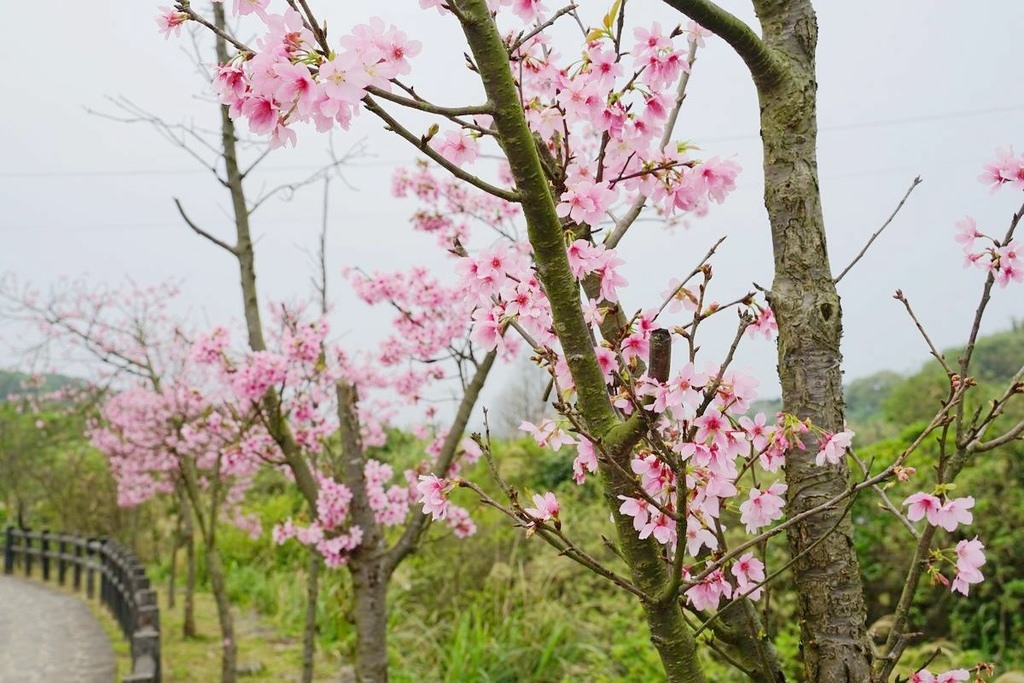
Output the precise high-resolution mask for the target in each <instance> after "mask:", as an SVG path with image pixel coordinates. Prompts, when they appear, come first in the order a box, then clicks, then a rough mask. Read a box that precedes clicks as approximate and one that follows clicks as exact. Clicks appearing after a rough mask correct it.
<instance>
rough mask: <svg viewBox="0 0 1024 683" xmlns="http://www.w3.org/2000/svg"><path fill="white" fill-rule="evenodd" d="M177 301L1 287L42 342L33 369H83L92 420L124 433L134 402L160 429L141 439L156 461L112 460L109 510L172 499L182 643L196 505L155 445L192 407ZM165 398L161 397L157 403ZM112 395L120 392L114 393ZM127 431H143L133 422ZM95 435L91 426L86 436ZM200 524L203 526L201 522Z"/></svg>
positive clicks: (149, 295)
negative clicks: (96, 416) (114, 505)
mask: <svg viewBox="0 0 1024 683" xmlns="http://www.w3.org/2000/svg"><path fill="white" fill-rule="evenodd" d="M178 293H179V290H178V287H177V285H176V284H174V283H163V284H161V285H155V286H143V285H140V284H138V283H136V282H133V281H127V282H125V283H124V284H123V285H121V286H120V287H116V288H115V287H109V286H93V285H90V284H89V283H87V282H86V281H84V280H63V281H61V282H59V283H57V284H56V285H54V286H53V287H52V288H51V289H50V291H48V292H46V293H45V294H44V293H42V292H40V291H38V290H36V289H34V288H32V287H31V286H28V285H24V284H21V283H19V282H18V281H17V280H16V279H15V278H14V277H13V276H7V277H5V278H4V279H3V282H2V287H0V298H2V299H3V300H4V301H5V302H6V304H7V309H8V310H7V312H8V314H9V315H11V316H12V317H14V318H20V319H22V320H23V321H24V322H25V323H27V324H29V325H30V326H33V327H35V328H36V330H37V332H38V334H39V337H40V338H41V339H42V340H43V341H42V342H41V343H40V344H39V345H38V346H37V347H36V348H35V349H32V350H31V351H32V355H33V356H35V357H36V359H37V361H38V360H39V358H45V357H49V358H51V359H60V360H61V361H62V362H63V363H65V364H66V363H80V364H82V365H83V367H84V368H87V369H91V370H92V371H93V375H94V377H93V382H94V384H95V385H96V387H97V389H98V390H99V391H100V392H101V396H102V397H103V398H104V402H103V403H101V412H102V410H103V409H111V408H112V409H113V410H114V411H115V413H116V412H120V417H121V418H123V419H125V420H126V425H125V426H128V423H130V422H131V420H130V417H129V416H130V414H131V411H133V410H135V411H136V413H137V417H140V418H141V417H142V415H143V414H145V410H144V409H143V408H141V407H139V408H133V407H132V401H131V400H130V399H129V397H135V398H138V399H139V400H140V401H141V402H142V403H144V404H146V405H148V407H149V408H150V409H152V410H151V411H150V413H149V414H150V415H152V416H153V417H154V418H159V424H158V425H154V426H153V427H152V429H154V430H158V431H157V432H154V433H153V434H152V435H151V438H150V439H148V440H149V442H150V444H151V445H152V446H153V447H154V448H155V449H157V450H158V451H161V452H163V453H164V457H163V458H161V457H159V456H158V455H157V453H156V451H154V452H153V453H149V452H148V451H147V450H146V449H144V448H141V447H136V448H135V449H134V450H132V449H130V448H127V447H125V450H123V451H122V453H121V456H120V457H117V456H115V460H114V462H115V464H117V465H118V466H117V467H114V468H113V469H114V474H115V477H116V479H117V485H118V488H119V496H118V498H119V501H118V502H119V503H120V504H122V505H124V506H128V507H133V506H136V505H138V504H139V503H141V502H143V501H144V500H146V499H149V498H151V497H152V496H154V495H156V494H158V493H170V494H173V497H172V500H173V501H174V503H175V506H176V515H177V517H178V523H177V525H176V526H177V527H178V528H179V530H180V533H176V534H175V536H174V539H173V542H172V549H171V558H172V571H171V579H170V585H169V591H168V593H169V597H170V598H172V599H173V596H174V594H175V579H176V571H175V560H176V556H177V551H178V549H179V546H184V548H185V551H186V584H185V595H184V604H183V610H184V614H183V617H184V618H183V633H184V637H186V638H191V637H194V636H195V634H196V626H195V615H194V600H193V593H194V587H195V576H196V570H195V552H194V540H193V537H194V533H193V526H194V518H195V514H194V511H195V507H194V506H195V505H200V506H201V507H203V504H201V503H200V501H199V500H198V499H197V500H190V498H189V496H188V493H187V491H186V486H185V481H184V479H183V474H184V471H183V470H182V469H181V468H180V467H179V464H180V463H179V461H178V460H177V459H176V458H175V457H174V456H173V455H168V454H167V452H166V450H165V449H163V446H162V443H163V442H162V441H161V440H160V439H159V438H157V436H158V432H159V430H163V432H162V433H163V435H164V436H165V437H168V438H169V437H170V436H171V434H172V432H176V430H177V427H176V426H174V425H173V424H171V422H170V420H171V416H181V415H182V413H177V412H175V406H176V405H179V404H180V405H181V406H182V407H184V406H185V405H186V404H189V403H194V402H195V401H196V400H197V399H196V398H195V397H191V398H189V397H190V395H191V393H192V392H191V391H190V389H189V387H190V386H191V383H192V382H193V381H194V380H196V379H197V378H196V377H194V376H193V370H194V369H195V368H194V364H191V363H190V362H189V359H188V352H187V347H186V344H185V342H186V340H185V338H184V337H183V336H182V334H183V331H182V325H181V323H180V322H179V321H177V320H175V318H174V317H173V316H172V315H171V313H170V309H169V307H170V306H172V305H173V302H174V301H175V299H176V297H177V296H178ZM165 389H166V390H167V392H169V393H166V394H165V393H164V392H165ZM117 390H124V391H126V392H127V393H126V394H125V395H121V394H117V393H116V391H117ZM112 393H113V395H112V396H111V394H112ZM175 394H177V396H175ZM185 399H189V400H185ZM97 402H99V401H97ZM140 405H141V404H140ZM139 411H142V412H139ZM197 412H201V411H199V410H198V408H195V409H193V410H191V411H190V412H188V413H186V414H184V415H185V416H184V417H183V418H182V420H181V424H182V425H184V424H186V423H188V422H190V421H192V420H194V419H196V416H197ZM135 426H136V427H137V428H139V429H146V427H145V426H144V425H143V424H140V423H138V422H136V424H135ZM98 429H100V427H99V425H98V424H97V425H96V426H95V430H98ZM175 438H177V437H175ZM108 443H110V442H109V441H108ZM154 467H155V469H154ZM119 468H121V469H119ZM206 517H207V523H208V524H207V525H209V524H210V523H212V522H210V515H209V514H207V515H206ZM213 517H216V515H213ZM172 604H173V603H172Z"/></svg>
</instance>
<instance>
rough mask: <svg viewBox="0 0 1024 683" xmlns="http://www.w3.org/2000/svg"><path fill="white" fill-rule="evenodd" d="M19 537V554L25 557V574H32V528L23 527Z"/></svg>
mask: <svg viewBox="0 0 1024 683" xmlns="http://www.w3.org/2000/svg"><path fill="white" fill-rule="evenodd" d="M24 531H25V535H24V536H22V537H21V556H22V557H23V558H24V559H25V576H32V530H31V529H25V530H24Z"/></svg>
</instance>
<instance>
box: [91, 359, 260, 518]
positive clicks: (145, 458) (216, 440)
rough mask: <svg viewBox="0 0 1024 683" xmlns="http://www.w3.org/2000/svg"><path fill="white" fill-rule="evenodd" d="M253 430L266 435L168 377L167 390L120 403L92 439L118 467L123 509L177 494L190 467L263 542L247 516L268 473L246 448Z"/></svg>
mask: <svg viewBox="0 0 1024 683" xmlns="http://www.w3.org/2000/svg"><path fill="white" fill-rule="evenodd" d="M252 429H259V428H258V427H256V426H254V425H252V424H249V423H247V422H246V421H244V420H242V421H238V420H236V419H235V414H234V412H233V411H232V410H231V409H230V407H229V406H226V405H225V404H223V403H221V402H218V401H216V400H214V401H211V400H209V397H208V394H207V393H206V392H205V391H204V390H202V389H200V388H199V387H198V386H190V385H188V384H185V383H183V382H181V381H180V380H179V381H174V380H173V379H172V378H168V381H167V382H166V383H165V384H164V386H162V387H161V388H160V389H159V390H157V389H153V388H150V387H145V386H140V387H135V388H131V389H127V390H125V391H122V392H119V393H117V394H115V395H114V396H112V397H111V398H110V399H109V400H107V401H106V402H105V403H104V404H103V406H102V408H101V414H100V420H99V421H98V422H96V423H95V424H93V426H92V427H91V428H90V430H89V436H90V439H91V441H92V444H93V446H95V447H96V448H97V449H98V450H100V451H101V452H102V453H104V454H105V455H106V456H107V458H108V460H109V462H110V468H111V471H112V473H113V475H114V478H115V480H116V482H117V491H118V505H121V506H125V507H132V506H136V505H140V504H141V503H143V502H145V501H146V500H148V499H150V498H152V497H153V496H155V495H157V494H162V493H170V492H171V491H173V490H174V488H175V485H176V483H177V482H179V481H180V480H181V478H182V477H183V476H184V475H183V472H184V470H185V469H186V468H188V470H189V471H190V472H193V473H194V474H195V476H196V477H197V479H198V481H197V482H196V483H197V484H198V485H199V486H200V487H201V488H203V489H206V488H208V487H209V486H210V485H213V484H215V485H216V486H217V487H218V488H219V490H220V491H221V493H220V494H219V495H221V497H222V499H223V501H224V503H225V504H226V506H227V509H228V512H229V514H231V515H233V516H234V518H235V521H236V522H238V523H239V525H240V526H241V527H243V528H244V529H246V530H247V531H249V532H250V533H251V534H253V535H255V536H258V535H259V534H260V529H259V525H258V522H255V520H254V518H252V517H247V516H245V515H243V514H241V511H240V510H241V507H240V506H241V504H242V502H243V499H244V495H245V491H246V490H247V489H248V487H249V485H250V484H251V481H252V477H253V476H254V474H255V472H256V470H257V469H258V468H259V466H260V461H259V460H258V459H257V458H254V457H252V453H251V451H250V450H249V449H248V448H246V444H247V443H249V440H248V439H247V438H246V435H247V432H248V431H250V430H252Z"/></svg>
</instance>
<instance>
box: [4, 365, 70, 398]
mask: <svg viewBox="0 0 1024 683" xmlns="http://www.w3.org/2000/svg"><path fill="white" fill-rule="evenodd" d="M30 379H32V376H31V375H27V374H25V373H24V372H17V371H12V370H0V401H5V400H7V397H8V396H10V395H11V394H26V393H35V392H41V393H46V392H49V391H56V390H57V389H61V388H63V387H67V386H80V385H81V384H82V383H83V382H82V380H80V379H78V378H76V377H68V376H67V375H55V374H45V375H42V376H41V377H40V378H38V379H39V381H38V383H37V382H29V380H30ZM27 383H28V384H31V385H32V386H31V388H26V384H27Z"/></svg>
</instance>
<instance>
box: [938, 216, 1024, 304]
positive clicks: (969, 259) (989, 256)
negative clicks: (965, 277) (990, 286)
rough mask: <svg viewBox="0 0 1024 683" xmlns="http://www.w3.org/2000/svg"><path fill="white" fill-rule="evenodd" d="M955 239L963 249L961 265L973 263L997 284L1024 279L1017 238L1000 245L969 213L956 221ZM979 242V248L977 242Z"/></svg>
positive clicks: (1023, 262)
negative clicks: (985, 232)
mask: <svg viewBox="0 0 1024 683" xmlns="http://www.w3.org/2000/svg"><path fill="white" fill-rule="evenodd" d="M956 226H957V233H956V236H955V237H954V239H955V240H956V241H957V242H958V243H959V244H960V246H961V248H963V251H964V266H965V267H967V266H971V265H973V266H975V267H977V268H980V269H982V270H984V271H985V272H986V273H991V274H992V277H993V278H995V281H996V283H998V284H999V286H1000V287H1006V286H1007V285H1008V284H1010V283H1011V282H1024V260H1021V246H1020V243H1019V242H1017V240H1012V239H1011V240H1009V241H1008V242H1007V243H1006V244H1001V243H1000V241H999V240H998V239H996V238H994V237H990V236H989V235H986V234H984V233H982V232H981V231H979V230H978V224H977V223H976V222H975V220H974V219H973V218H971V217H970V216H965V217H964V218H963V219H961V220H959V221H957V223H956ZM979 240H980V241H981V242H982V247H981V248H980V249H979V248H978V246H977V245H976V243H977V242H978V241H979Z"/></svg>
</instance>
